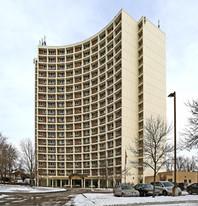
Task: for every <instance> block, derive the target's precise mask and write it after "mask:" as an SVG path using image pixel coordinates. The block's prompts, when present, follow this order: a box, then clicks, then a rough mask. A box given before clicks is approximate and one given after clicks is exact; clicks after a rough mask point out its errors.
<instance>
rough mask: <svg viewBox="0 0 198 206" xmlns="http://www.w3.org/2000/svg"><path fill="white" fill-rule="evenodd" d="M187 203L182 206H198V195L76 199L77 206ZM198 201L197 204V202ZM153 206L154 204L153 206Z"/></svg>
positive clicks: (99, 196)
mask: <svg viewBox="0 0 198 206" xmlns="http://www.w3.org/2000/svg"><path fill="white" fill-rule="evenodd" d="M192 200H194V201H195V203H194V202H193V203H189V201H192ZM181 201H182V202H183V201H184V202H186V203H182V206H184V205H186V206H197V205H198V195H183V196H178V197H172V196H157V197H155V198H153V197H115V196H114V195H113V194H112V193H109V194H98V193H97V194H96V193H95V194H93V193H85V194H82V195H77V196H76V197H75V199H74V202H75V205H76V206H92V205H97V206H102V205H121V204H122V205H124V204H135V203H136V204H139V203H147V205H149V204H148V203H156V204H160V203H162V202H164V203H165V202H166V206H168V205H173V204H171V202H172V203H176V202H178V204H176V205H181V204H179V202H181ZM196 201H197V202H196ZM151 205H153V204H151ZM174 205H175V204H174Z"/></svg>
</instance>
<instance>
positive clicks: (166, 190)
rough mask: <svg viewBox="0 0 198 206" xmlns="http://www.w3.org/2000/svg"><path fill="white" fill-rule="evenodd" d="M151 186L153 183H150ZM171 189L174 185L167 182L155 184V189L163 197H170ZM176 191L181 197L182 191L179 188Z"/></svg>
mask: <svg viewBox="0 0 198 206" xmlns="http://www.w3.org/2000/svg"><path fill="white" fill-rule="evenodd" d="M151 184H152V185H154V182H151ZM173 187H174V184H173V183H172V182H168V181H157V182H155V188H156V189H158V190H161V191H162V194H163V195H164V196H167V195H172V189H173ZM178 191H179V193H178V194H179V195H181V194H182V191H181V189H180V188H179V187H178Z"/></svg>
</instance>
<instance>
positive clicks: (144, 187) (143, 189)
mask: <svg viewBox="0 0 198 206" xmlns="http://www.w3.org/2000/svg"><path fill="white" fill-rule="evenodd" d="M134 188H135V189H136V190H138V191H139V193H140V196H144V197H146V196H149V195H153V185H151V184H137V185H135V186H134ZM160 194H161V191H160V190H158V189H155V195H156V196H158V195H160Z"/></svg>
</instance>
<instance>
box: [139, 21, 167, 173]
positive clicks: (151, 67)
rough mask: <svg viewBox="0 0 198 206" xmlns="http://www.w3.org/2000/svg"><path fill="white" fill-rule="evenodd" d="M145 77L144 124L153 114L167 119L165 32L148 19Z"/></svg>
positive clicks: (144, 29)
mask: <svg viewBox="0 0 198 206" xmlns="http://www.w3.org/2000/svg"><path fill="white" fill-rule="evenodd" d="M143 78H144V81H143V87H144V88H143V94H144V124H145V122H146V120H147V119H148V118H149V117H151V116H153V117H157V116H160V117H161V118H162V119H164V120H165V121H166V41H165V34H164V33H163V32H162V31H161V30H160V29H159V28H158V27H156V26H155V25H153V24H152V23H151V22H150V21H148V20H146V22H145V23H144V25H143ZM164 170H165V168H162V170H161V171H164ZM145 175H153V170H151V169H146V170H145V171H144V176H145Z"/></svg>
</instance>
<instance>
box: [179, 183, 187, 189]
mask: <svg viewBox="0 0 198 206" xmlns="http://www.w3.org/2000/svg"><path fill="white" fill-rule="evenodd" d="M177 187H179V188H180V189H181V190H186V188H187V187H188V183H186V182H180V183H177Z"/></svg>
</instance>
